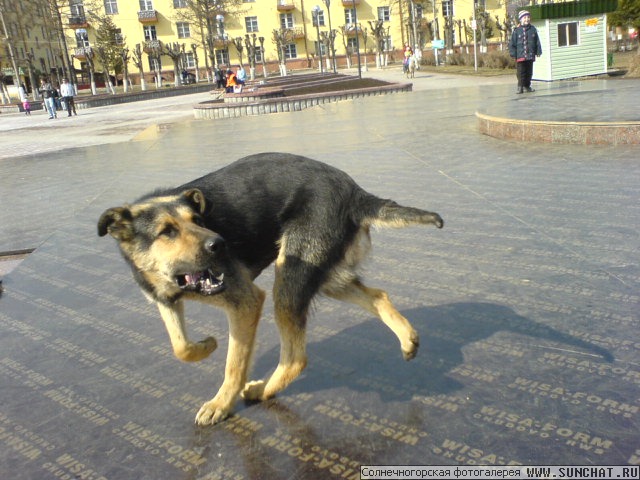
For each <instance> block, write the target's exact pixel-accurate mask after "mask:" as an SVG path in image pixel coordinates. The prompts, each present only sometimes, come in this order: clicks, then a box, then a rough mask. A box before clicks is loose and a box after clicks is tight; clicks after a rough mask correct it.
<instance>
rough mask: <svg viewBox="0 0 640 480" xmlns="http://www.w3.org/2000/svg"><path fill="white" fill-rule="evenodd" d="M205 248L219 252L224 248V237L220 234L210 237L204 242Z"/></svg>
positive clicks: (208, 250)
mask: <svg viewBox="0 0 640 480" xmlns="http://www.w3.org/2000/svg"><path fill="white" fill-rule="evenodd" d="M204 248H205V249H206V250H207V252H210V253H218V252H219V251H220V250H222V249H223V248H224V238H222V237H219V236H216V237H211V238H208V239H207V240H206V241H205V242H204Z"/></svg>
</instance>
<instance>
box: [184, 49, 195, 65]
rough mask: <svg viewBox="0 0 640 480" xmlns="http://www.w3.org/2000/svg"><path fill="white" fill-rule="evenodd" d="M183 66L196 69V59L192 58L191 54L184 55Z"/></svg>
mask: <svg viewBox="0 0 640 480" xmlns="http://www.w3.org/2000/svg"><path fill="white" fill-rule="evenodd" d="M184 66H185V68H196V59H195V57H194V56H193V52H185V53H184Z"/></svg>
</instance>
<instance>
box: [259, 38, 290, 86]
mask: <svg viewBox="0 0 640 480" xmlns="http://www.w3.org/2000/svg"><path fill="white" fill-rule="evenodd" d="M292 39H293V35H292V30H291V29H289V28H281V29H279V30H273V36H272V38H271V40H272V41H273V43H275V44H276V50H277V51H278V66H279V68H280V75H281V76H282V77H286V76H287V63H286V54H285V51H284V49H285V47H286V46H287V45H288V44H289V43H291V40H292ZM263 51H264V50H263Z"/></svg>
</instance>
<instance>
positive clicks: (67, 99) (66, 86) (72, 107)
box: [60, 78, 78, 117]
mask: <svg viewBox="0 0 640 480" xmlns="http://www.w3.org/2000/svg"><path fill="white" fill-rule="evenodd" d="M75 95H76V92H75V90H74V88H73V85H71V84H70V83H69V81H68V80H67V79H66V78H63V79H62V84H61V85H60V96H61V97H62V98H63V99H64V103H65V105H66V107H67V114H68V115H67V116H68V117H70V116H71V112H72V111H73V114H74V115H78V112H76V102H75V101H74V98H73V97H75Z"/></svg>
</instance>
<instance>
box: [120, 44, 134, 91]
mask: <svg viewBox="0 0 640 480" xmlns="http://www.w3.org/2000/svg"><path fill="white" fill-rule="evenodd" d="M120 58H121V59H122V87H123V90H124V93H127V92H128V91H129V85H130V83H131V82H130V81H129V60H130V59H131V54H130V52H129V49H128V48H127V47H124V48H123V49H122V50H120Z"/></svg>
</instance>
